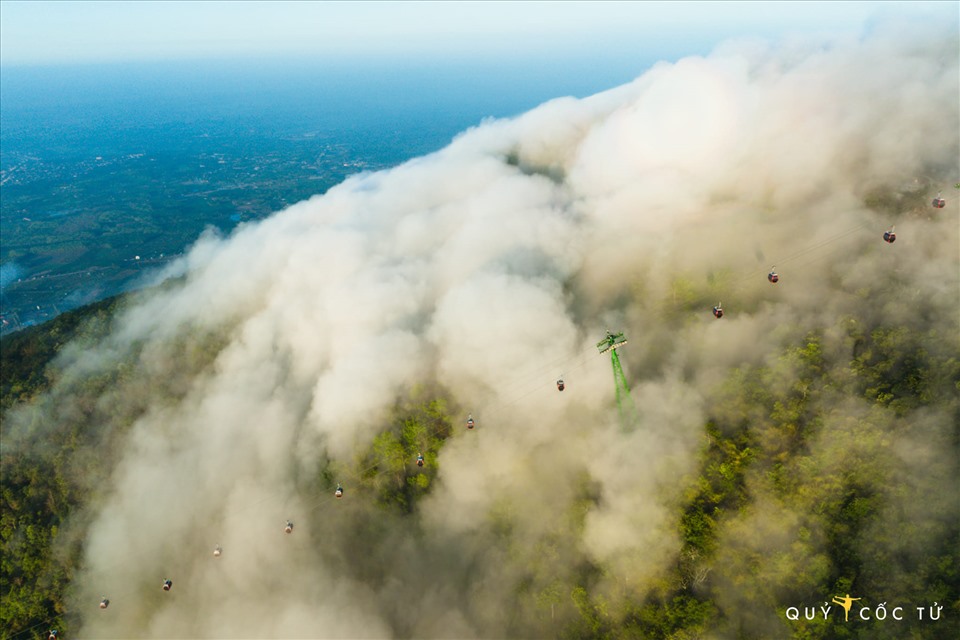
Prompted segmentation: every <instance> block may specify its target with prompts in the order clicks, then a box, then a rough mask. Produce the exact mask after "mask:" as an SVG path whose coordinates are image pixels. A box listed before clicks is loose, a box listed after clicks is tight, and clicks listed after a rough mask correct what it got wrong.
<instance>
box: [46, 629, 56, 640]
mask: <svg viewBox="0 0 960 640" xmlns="http://www.w3.org/2000/svg"><path fill="white" fill-rule="evenodd" d="M57 634H58V631H57V630H56V629H50V631H48V632H47V640H57V637H58V636H57Z"/></svg>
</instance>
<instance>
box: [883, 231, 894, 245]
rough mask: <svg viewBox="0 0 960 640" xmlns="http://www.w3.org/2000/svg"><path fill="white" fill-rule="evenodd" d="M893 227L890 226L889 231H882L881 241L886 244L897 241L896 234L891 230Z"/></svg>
mask: <svg viewBox="0 0 960 640" xmlns="http://www.w3.org/2000/svg"><path fill="white" fill-rule="evenodd" d="M894 229H895V227H890V231H884V232H883V241H884V242H886V243H887V244H893V243H894V242H896V241H897V234H895V233H894V232H893V230H894Z"/></svg>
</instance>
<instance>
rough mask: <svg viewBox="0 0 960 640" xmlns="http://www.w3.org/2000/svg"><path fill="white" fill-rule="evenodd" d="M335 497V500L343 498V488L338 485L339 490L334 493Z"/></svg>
mask: <svg viewBox="0 0 960 640" xmlns="http://www.w3.org/2000/svg"><path fill="white" fill-rule="evenodd" d="M333 495H334V497H335V498H342V497H343V487H341V486H340V485H339V484H338V485H337V490H336V491H334V492H333Z"/></svg>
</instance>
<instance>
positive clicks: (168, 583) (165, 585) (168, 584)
mask: <svg viewBox="0 0 960 640" xmlns="http://www.w3.org/2000/svg"><path fill="white" fill-rule="evenodd" d="M171 587H173V580H164V581H163V590H164V591H170V588H171Z"/></svg>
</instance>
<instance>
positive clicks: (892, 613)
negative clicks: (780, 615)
mask: <svg viewBox="0 0 960 640" xmlns="http://www.w3.org/2000/svg"><path fill="white" fill-rule="evenodd" d="M859 600H863V598H852V597H850V594H849V593H848V594H846V595H844V596H843V597H841V596H833V599H832V600H831V602H832V603H833V604H836V605H840V608H842V609H843V621H844V622H850V619H851V617H852V618H853V620H854V621H856V620H857V619H858V618H859V619H860V620H862V621H864V622H869V621H871V620H880V621H883V620H886V619H887V618H890V619H892V620H896V621H901V620H905V619H908V618H912V617H913V615H912V613H911V612H910V607H903V606H899V605H898V606H895V607H889V608H888V607H887V603H886V602H881V603H880V604H878V605H877V606H875V607H870V606H864V607H855V606H854V603H855V602H857V601H859ZM832 609H833V607H831V606H830V604H828V603H827V602H824V603H823V605H822V606H820V607H807V606H804V607H802V613H801V607H787V610H786V611H785V612H784V615H785V616H786V618H787V620H791V621H798V620H815V619H816V618H817V617H818V616H819V617H822V618H823V619H824V620H826V619H827V618H828V617H829V616H830V611H831V610H832ZM915 609H916V619H917V620H932V621H934V622H935V621H937V620H939V619H940V614H941V612H942V611H943V606H942V605H940V603H939V602H934V603H933V604H932V605H930V606H928V607H922V606H921V607H916V608H915ZM851 613H852V614H853V615H852V616H851ZM924 613H926V615H924Z"/></svg>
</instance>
